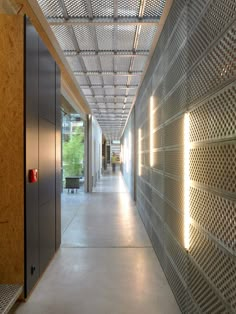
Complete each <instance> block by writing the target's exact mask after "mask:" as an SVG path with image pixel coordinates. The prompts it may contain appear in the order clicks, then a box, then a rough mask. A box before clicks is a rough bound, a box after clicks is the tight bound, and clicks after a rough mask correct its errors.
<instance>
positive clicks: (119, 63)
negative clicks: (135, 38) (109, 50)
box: [114, 56, 131, 72]
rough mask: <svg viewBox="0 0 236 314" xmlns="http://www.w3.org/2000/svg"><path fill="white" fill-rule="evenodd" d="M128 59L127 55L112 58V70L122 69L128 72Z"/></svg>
mask: <svg viewBox="0 0 236 314" xmlns="http://www.w3.org/2000/svg"><path fill="white" fill-rule="evenodd" d="M130 60H131V58H129V57H118V56H116V57H115V58H114V68H115V69H114V70H115V71H116V72H117V71H124V72H128V71H129V67H130Z"/></svg>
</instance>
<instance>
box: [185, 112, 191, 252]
mask: <svg viewBox="0 0 236 314" xmlns="http://www.w3.org/2000/svg"><path fill="white" fill-rule="evenodd" d="M189 155H190V138H189V113H186V114H185V116H184V246H185V249H186V250H188V249H189V224H190V210H189V206H190V174H189V159H190V158H189Z"/></svg>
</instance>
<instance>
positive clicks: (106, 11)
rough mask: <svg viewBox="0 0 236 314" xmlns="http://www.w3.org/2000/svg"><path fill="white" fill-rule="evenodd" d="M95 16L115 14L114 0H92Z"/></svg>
mask: <svg viewBox="0 0 236 314" xmlns="http://www.w3.org/2000/svg"><path fill="white" fill-rule="evenodd" d="M91 4H92V11H93V16H94V17H98V16H99V17H112V16H113V15H114V8H113V0H103V1H97V0H91Z"/></svg>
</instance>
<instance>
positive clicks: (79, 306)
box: [14, 173, 180, 314]
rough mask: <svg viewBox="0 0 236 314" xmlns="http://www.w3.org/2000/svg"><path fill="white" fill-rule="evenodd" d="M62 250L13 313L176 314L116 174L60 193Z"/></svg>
mask: <svg viewBox="0 0 236 314" xmlns="http://www.w3.org/2000/svg"><path fill="white" fill-rule="evenodd" d="M62 208H63V209H62V217H63V221H62V232H63V235H62V246H61V249H60V250H59V252H58V253H57V254H56V256H55V258H54V259H53V261H52V263H51V264H50V265H49V267H48V269H47V270H46V272H45V273H44V275H43V277H42V279H41V280H40V281H39V283H38V285H37V286H36V288H35V289H34V291H33V293H32V295H31V297H30V298H29V300H28V302H27V303H25V304H20V305H19V306H18V307H17V308H16V309H15V310H14V313H18V314H28V313H29V314H62V313H68V314H144V313H147V314H178V313H180V311H179V308H178V306H177V304H176V301H175V299H174V296H173V294H172V292H171V290H170V288H169V285H168V283H167V281H166V278H165V276H164V274H163V272H162V269H161V267H160V264H159V262H158V260H157V258H156V255H155V253H154V251H153V249H152V247H151V243H150V240H149V238H148V236H147V234H146V231H145V229H144V226H143V224H142V222H141V220H140V217H139V215H138V213H137V210H136V208H135V204H134V203H133V201H132V200H131V198H130V196H129V193H128V191H127V189H126V186H125V184H124V182H123V179H122V176H121V175H120V174H119V173H117V174H115V175H105V176H103V177H102V178H101V181H100V182H98V184H97V186H96V188H95V189H94V192H93V193H90V194H85V193H81V192H78V193H77V194H76V193H74V194H67V193H63V195H62Z"/></svg>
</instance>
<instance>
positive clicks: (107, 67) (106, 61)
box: [100, 56, 114, 72]
mask: <svg viewBox="0 0 236 314" xmlns="http://www.w3.org/2000/svg"><path fill="white" fill-rule="evenodd" d="M100 61H101V66H102V71H103V72H106V71H113V65H114V57H113V56H100Z"/></svg>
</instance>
